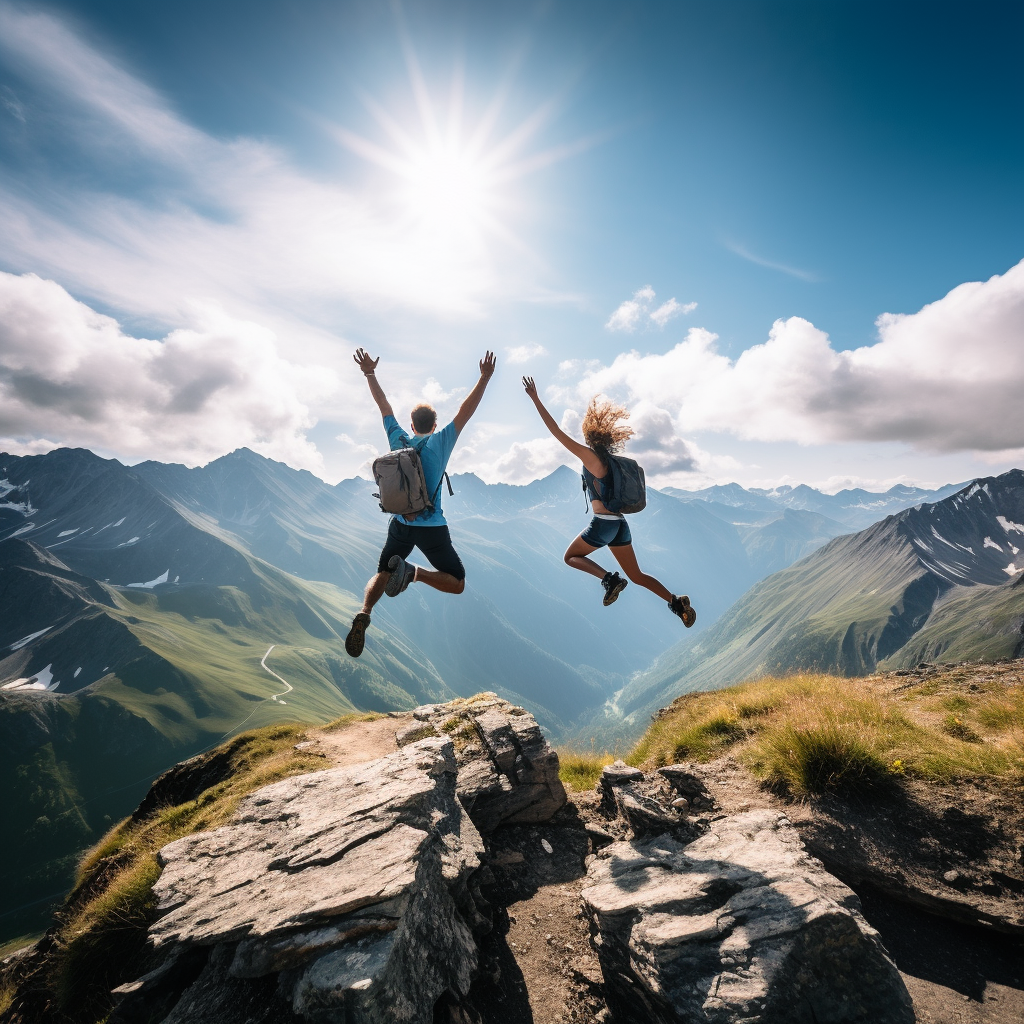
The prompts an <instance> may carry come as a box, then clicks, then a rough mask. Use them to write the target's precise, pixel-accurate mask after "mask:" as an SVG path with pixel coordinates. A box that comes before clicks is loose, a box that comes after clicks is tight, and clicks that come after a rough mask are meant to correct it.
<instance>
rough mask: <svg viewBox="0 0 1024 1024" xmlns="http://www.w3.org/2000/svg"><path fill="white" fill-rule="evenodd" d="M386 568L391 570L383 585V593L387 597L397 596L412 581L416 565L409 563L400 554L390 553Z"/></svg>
mask: <svg viewBox="0 0 1024 1024" xmlns="http://www.w3.org/2000/svg"><path fill="white" fill-rule="evenodd" d="M388 569H390V570H391V575H390V576H389V577H388V581H387V583H386V584H385V585H384V593H385V594H387V595H388V597H398V595H399V594H400V593H401V592H402V591H403V590H405V589H406V587H408V586H409V584H410V583H412V581H413V577H414V576H415V575H416V566H415V565H410V564H409V563H408V562H407V561H406V560H405V559H404V558H402V556H401V555H392V556H391V560H390V561H389V562H388Z"/></svg>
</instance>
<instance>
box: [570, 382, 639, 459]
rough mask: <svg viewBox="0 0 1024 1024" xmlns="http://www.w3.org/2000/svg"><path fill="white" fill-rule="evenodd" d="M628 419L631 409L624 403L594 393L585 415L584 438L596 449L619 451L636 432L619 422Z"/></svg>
mask: <svg viewBox="0 0 1024 1024" xmlns="http://www.w3.org/2000/svg"><path fill="white" fill-rule="evenodd" d="M628 419H629V410H628V409H627V408H626V407H625V406H624V405H616V404H615V403H614V402H612V401H610V400H609V399H607V398H605V399H603V400H602V399H601V397H600V395H594V397H593V398H592V399H591V400H590V404H589V405H588V406H587V411H586V414H585V415H584V417H583V440H584V441H586V442H587V445H588V446H589V447H590V448H593V449H594V451H599V450H602V449H603V450H604V451H606V452H617V451H619V450H620V449H621V448H622V446H623V445H624V444H625V443H626V442H627V441H628V440H629V439H630V438H631V437H632V436H633V434H634V433H635V431H634V430H633V428H632V427H627V426H626V425H625V424H622V423H619V420H628Z"/></svg>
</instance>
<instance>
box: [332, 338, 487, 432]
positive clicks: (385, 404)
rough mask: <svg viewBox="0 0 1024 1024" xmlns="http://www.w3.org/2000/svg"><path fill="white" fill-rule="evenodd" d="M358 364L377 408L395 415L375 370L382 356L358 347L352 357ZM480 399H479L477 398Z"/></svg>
mask: <svg viewBox="0 0 1024 1024" xmlns="http://www.w3.org/2000/svg"><path fill="white" fill-rule="evenodd" d="M352 358H353V359H354V360H355V362H356V366H358V367H359V369H360V370H362V371H363V376H365V377H366V383H367V384H368V385H369V386H370V394H371V395H373V400H374V401H375V402H376V403H377V408H378V409H380V414H381V416H383V417H385V418H387V417H388V416H394V415H395V411H394V409H392V408H391V403H390V402H389V401H388V396H387V395H385V394H384V389H383V388H382V387H381V386H380V384H378V383H377V377H376V374H375V371H376V369H377V364H378V363H379V362H380V356H377V358H376V359H371V358H370V354H369V353H368V352H366V351H364V350H363V349H361V348H357V349H356V354H355V355H354V356H353V357H352ZM477 401H479V399H477Z"/></svg>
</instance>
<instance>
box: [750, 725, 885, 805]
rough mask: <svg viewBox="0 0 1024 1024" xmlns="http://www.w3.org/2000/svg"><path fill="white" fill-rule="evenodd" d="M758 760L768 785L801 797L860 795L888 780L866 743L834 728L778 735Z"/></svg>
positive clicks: (783, 731)
mask: <svg viewBox="0 0 1024 1024" xmlns="http://www.w3.org/2000/svg"><path fill="white" fill-rule="evenodd" d="M754 757H755V763H756V765H757V767H758V769H759V773H760V774H761V775H762V776H763V777H764V778H765V779H766V780H767V781H769V782H772V783H775V784H782V785H784V786H786V788H788V789H789V790H791V791H793V792H797V793H815V794H820V793H825V792H827V791H829V790H837V791H840V792H843V793H846V794H848V795H853V794H862V793H865V792H866V791H868V790H870V789H875V788H877V787H878V786H879V785H881V784H882V783H883V782H884V781H886V780H887V778H888V774H889V773H888V771H887V767H886V764H885V763H884V762H883V761H882V759H881V758H879V757H878V756H877V755H876V754H875V753H874V751H873V750H872V749H871V747H870V746H869V744H868V743H867V742H865V741H864V739H863V738H862V737H860V736H858V735H857V734H856V733H855V732H854V731H853V730H851V729H848V728H847V729H844V728H843V727H842V726H839V725H836V724H834V723H829V724H822V725H817V726H810V727H804V728H800V727H797V726H794V725H787V726H784V727H783V728H781V729H777V730H774V731H773V732H772V733H770V734H769V735H768V736H766V737H765V738H764V739H763V741H762V742H761V743H760V744H759V746H758V749H757V753H756V754H755V755H754Z"/></svg>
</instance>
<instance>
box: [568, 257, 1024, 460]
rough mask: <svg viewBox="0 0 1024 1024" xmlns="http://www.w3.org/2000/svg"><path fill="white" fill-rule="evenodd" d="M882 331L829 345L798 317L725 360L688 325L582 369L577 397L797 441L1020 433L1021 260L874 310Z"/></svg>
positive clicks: (1009, 442) (933, 444) (954, 447)
mask: <svg viewBox="0 0 1024 1024" xmlns="http://www.w3.org/2000/svg"><path fill="white" fill-rule="evenodd" d="M878 331H879V341H878V342H877V343H876V344H873V345H868V346H864V347H863V348H859V349H855V350H853V351H837V350H835V349H834V348H833V347H832V345H831V343H830V341H829V338H828V335H827V334H825V333H824V332H823V331H820V330H819V329H818V328H816V327H815V326H814V325H813V324H811V323H809V322H808V321H806V320H803V319H801V318H799V317H792V318H791V319H789V320H779V321H776V323H775V325H774V326H773V327H772V329H771V332H770V334H769V338H768V340H767V341H766V342H765V343H764V344H761V345H755V346H753V347H751V348H749V349H747V350H746V351H745V352H743V353H742V354H741V355H740V356H739V357H738V358H737V359H735V360H733V359H730V358H728V357H726V356H724V355H721V354H720V353H719V352H718V351H717V348H716V344H715V343H716V336H715V335H714V334H712V333H710V332H709V331H706V330H703V329H700V328H692V329H691V330H690V331H689V333H688V335H687V337H686V339H685V340H684V341H683V342H681V343H680V344H678V345H676V346H675V347H674V348H672V349H671V350H669V351H668V352H666V353H664V354H655V355H640V354H639V353H638V352H635V351H634V352H627V353H623V354H621V355H619V356H618V357H617V358H616V359H615V360H614V362H613V363H612V364H611V365H610V366H605V367H602V368H601V369H598V370H594V371H592V372H589V373H587V374H585V375H584V376H583V378H582V380H581V381H580V382H579V384H578V385H577V388H576V391H577V393H578V394H579V395H580V396H581V397H586V396H589V395H591V394H593V393H595V392H606V393H610V394H619V395H624V396H628V398H629V400H630V401H631V402H633V403H635V402H638V401H641V400H643V401H646V402H649V403H650V404H651V405H653V406H655V407H656V408H660V409H664V410H667V411H669V412H670V413H671V415H672V417H673V419H674V420H675V421H676V423H677V424H679V425H680V428H681V429H685V432H686V433H687V434H692V433H693V432H695V431H721V432H725V433H729V434H733V435H735V436H737V437H740V438H745V439H753V440H759V441H796V442H799V443H801V444H821V443H827V442H836V441H839V442H852V441H861V442H864V441H902V442H905V443H909V444H911V445H913V446H914V447H915V448H916V449H918V450H922V451H931V452H943V451H945V452H951V451H969V450H979V451H991V452H995V451H1001V450H1006V449H1018V448H1020V447H1021V445H1022V444H1024V401H1021V392H1022V386H1024V345H1022V344H1021V338H1024V262H1022V263H1020V264H1018V265H1017V266H1015V267H1013V268H1012V269H1010V270H1009V271H1007V273H1005V274H1003V275H1001V276H996V277H993V278H991V279H989V280H988V281H985V282H972V283H968V284H963V285H960V286H959V287H957V288H954V289H953V290H952V291H951V292H950V293H949V294H948V295H946V296H945V297H944V298H942V299H939V300H938V301H936V302H933V303H931V304H930V305H928V306H925V307H924V308H923V309H922V310H920V311H919V312H917V313H913V314H909V315H892V314H884V315H882V316H881V317H879V318H878Z"/></svg>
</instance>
